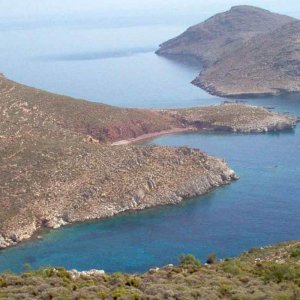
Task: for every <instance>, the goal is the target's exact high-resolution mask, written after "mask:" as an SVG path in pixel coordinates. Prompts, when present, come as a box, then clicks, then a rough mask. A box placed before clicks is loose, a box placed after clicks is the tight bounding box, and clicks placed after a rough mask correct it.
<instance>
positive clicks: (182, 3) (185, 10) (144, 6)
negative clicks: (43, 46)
mask: <svg viewBox="0 0 300 300" xmlns="http://www.w3.org/2000/svg"><path fill="white" fill-rule="evenodd" d="M239 4H249V5H255V6H260V7H263V8H267V9H270V10H272V11H276V12H282V13H286V14H290V15H293V16H299V17H300V1H299V0H285V1H279V0H265V1H258V0H248V1H246V2H244V1H242V0H226V1H225V0H209V1H208V0H146V1H142V0H0V18H1V20H2V21H7V20H10V21H11V20H14V19H15V20H27V21H32V20H34V19H39V18H43V17H44V16H48V17H54V16H56V17H64V16H69V15H70V16H71V15H72V16H79V17H80V16H82V15H86V14H93V15H98V16H106V15H107V14H109V15H125V16H128V15H135V16H138V15H147V14H148V15H158V16H163V15H164V14H168V15H170V14H171V15H172V14H173V15H174V16H176V15H190V14H191V15H193V16H196V15H197V14H199V15H206V14H207V15H209V14H210V13H214V12H218V11H222V10H227V9H228V8H229V7H230V6H232V5H239Z"/></svg>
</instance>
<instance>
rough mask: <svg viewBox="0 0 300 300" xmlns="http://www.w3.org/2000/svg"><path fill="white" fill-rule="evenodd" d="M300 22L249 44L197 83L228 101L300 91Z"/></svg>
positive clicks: (224, 59) (196, 82) (218, 63)
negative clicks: (228, 98)
mask: <svg viewBox="0 0 300 300" xmlns="http://www.w3.org/2000/svg"><path fill="white" fill-rule="evenodd" d="M299 32H300V21H294V22H292V23H289V24H286V25H284V26H282V27H280V28H278V29H277V30H275V31H273V32H271V33H268V34H261V35H258V36H256V37H254V38H252V39H251V40H250V41H248V42H246V43H245V44H244V45H243V47H241V48H239V49H237V50H236V51H233V52H232V53H231V54H230V55H228V56H227V57H225V58H223V59H221V60H220V61H218V62H217V63H216V64H214V65H213V66H211V67H209V68H208V69H206V70H204V71H203V72H202V73H201V74H200V76H199V77H198V78H197V79H195V80H194V82H193V83H194V84H195V85H198V86H200V87H202V88H204V89H205V90H207V91H209V92H210V93H212V94H216V95H220V96H227V97H253V96H261V95H279V94H284V93H291V92H299V91H300V34H299Z"/></svg>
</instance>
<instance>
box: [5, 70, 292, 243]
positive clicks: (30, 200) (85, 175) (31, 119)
mask: <svg viewBox="0 0 300 300" xmlns="http://www.w3.org/2000/svg"><path fill="white" fill-rule="evenodd" d="M0 91H1V93H0V116H1V122H0V181H1V189H0V206H1V210H0V248H5V247H8V246H11V245H15V244H17V243H18V242H20V241H22V240H24V239H27V238H30V237H31V236H32V235H33V234H34V233H35V232H36V231H37V230H39V229H41V228H43V227H46V228H58V227H60V226H63V225H66V224H68V223H73V222H78V221H84V220H91V219H97V218H104V217H109V216H112V215H114V214H117V213H120V212H122V211H125V210H139V209H144V208H147V207H151V206H155V205H166V204H175V203H178V202H180V201H182V200H183V199H184V198H187V197H193V196H197V195H203V194H204V193H207V192H209V191H210V190H212V189H213V188H216V187H218V186H222V185H224V184H228V183H230V182H231V181H232V180H235V179H236V178H237V177H236V175H235V174H234V172H233V171H232V170H231V169H230V168H229V167H228V165H227V164H226V162H225V161H224V160H222V159H218V158H214V157H211V156H209V155H207V154H205V153H203V152H201V151H199V150H197V149H190V148H187V147H180V148H173V147H159V146H142V145H139V146H137V145H136V146H135V145H122V146H112V143H113V142H117V141H120V140H126V139H131V138H133V139H134V138H137V137H141V136H143V135H145V134H146V135H147V134H149V133H160V132H165V131H166V130H173V131H174V130H175V131H176V130H177V129H178V130H180V131H182V130H225V131H233V132H235V131H241V132H265V131H276V130H284V129H292V128H293V127H294V126H295V124H296V122H297V119H296V118H294V117H291V116H287V115H280V114H276V113H272V112H270V111H267V110H265V109H262V108H258V107H252V106H245V105H241V104H224V105H219V106H212V107H208V108H193V109H187V110H186V109H181V110H141V109H126V108H118V107H112V106H109V105H104V104H98V103H91V102H88V101H85V100H77V99H73V98H69V97H65V96H60V95H55V94H51V93H48V92H44V91H41V90H38V89H35V88H31V87H27V86H24V85H21V84H18V83H16V82H13V81H11V80H8V79H7V78H5V77H4V76H1V77H0Z"/></svg>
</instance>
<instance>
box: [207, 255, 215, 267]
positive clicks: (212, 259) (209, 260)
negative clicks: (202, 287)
mask: <svg viewBox="0 0 300 300" xmlns="http://www.w3.org/2000/svg"><path fill="white" fill-rule="evenodd" d="M216 262H217V255H216V253H211V254H209V255H208V256H207V259H206V263H207V264H209V265H211V264H214V263H216Z"/></svg>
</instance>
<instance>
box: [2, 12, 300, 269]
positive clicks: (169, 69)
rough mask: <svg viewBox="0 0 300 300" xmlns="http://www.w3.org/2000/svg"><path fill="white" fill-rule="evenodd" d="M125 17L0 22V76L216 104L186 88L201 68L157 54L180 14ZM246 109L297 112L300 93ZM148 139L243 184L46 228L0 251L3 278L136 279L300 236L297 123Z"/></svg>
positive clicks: (76, 90)
mask: <svg viewBox="0 0 300 300" xmlns="http://www.w3.org/2000/svg"><path fill="white" fill-rule="evenodd" d="M218 10H219V9H218ZM169 19H171V16H169ZM132 20H133V19H132V18H128V19H126V18H125V19H121V21H120V22H119V23H117V24H116V23H114V25H115V26H113V24H112V23H111V22H106V21H107V20H106V21H105V20H101V22H100V21H99V23H92V24H86V23H84V25H83V22H80V24H78V23H77V22H75V21H74V23H71V24H69V25H68V26H62V25H61V24H60V23H59V22H58V23H59V24H54V25H53V26H50V24H48V23H47V22H46V23H45V24H44V23H43V22H42V23H39V22H37V23H26V24H27V25H26V24H23V23H22V22H21V23H18V22H17V23H14V24H6V23H5V24H3V23H1V22H0V29H1V35H0V53H1V55H0V64H1V71H2V72H4V73H5V74H6V75H7V76H8V77H10V78H12V79H14V80H16V81H20V82H24V83H26V84H28V85H32V86H35V87H39V88H43V89H46V90H50V91H53V92H57V93H62V94H67V95H70V96H75V97H79V98H86V99H91V100H93V101H99V102H105V103H109V104H113V105H120V106H130V107H184V106H196V105H207V104H214V103H218V102H220V101H222V99H220V98H217V97H213V96H210V95H208V94H207V93H205V92H204V91H201V90H200V89H198V88H196V87H194V86H192V85H191V84H189V82H190V81H191V80H192V79H193V78H194V77H195V75H196V74H197V73H198V71H199V67H193V66H190V65H188V64H181V63H179V62H174V61H170V60H168V59H165V58H162V57H158V56H156V55H155V54H154V53H153V50H154V49H155V48H156V46H157V45H158V44H159V43H160V42H162V41H164V40H166V39H168V38H169V37H172V36H174V35H176V34H178V33H179V32H181V31H182V30H183V29H185V28H186V27H187V25H188V24H187V22H186V20H185V19H184V20H182V22H179V23H178V24H173V23H172V24H171V23H170V24H169V23H168V24H161V23H160V22H151V21H149V19H147V20H144V22H141V21H138V22H136V23H135V22H133V21H132ZM191 23H194V21H193V22H192V21H191ZM63 24H65V23H64V22H63ZM126 24H127V25H126ZM25 25H26V26H25ZM42 25H43V26H42ZM117 25H118V26H117ZM21 29H22V30H21ZM248 102H249V103H253V104H257V105H264V106H271V107H274V108H275V109H276V110H278V111H281V112H290V113H293V114H297V115H300V96H299V95H290V96H284V97H277V98H267V99H255V100H251V101H248ZM151 142H152V143H156V144H161V145H172V146H179V145H188V146H191V147H196V148H200V149H202V150H204V151H206V152H208V153H209V154H212V155H216V156H219V157H223V158H225V159H226V160H227V161H228V163H229V164H230V166H231V167H232V168H233V169H234V170H235V171H236V172H237V174H238V175H240V176H241V179H240V180H239V181H238V182H235V183H233V184H231V185H228V186H226V187H223V188H219V189H217V190H215V191H213V192H211V193H209V194H207V195H206V196H203V197H199V198H196V199H191V200H188V201H185V202H183V203H182V204H180V205H177V206H168V207H160V208H153V209H149V210H145V211H142V212H135V213H125V214H122V215H119V216H116V217H114V218H111V219H107V220H102V221H99V222H94V223H89V224H77V225H74V226H70V227H65V228H62V229H59V230H55V231H52V232H50V233H47V234H45V235H44V239H43V240H38V241H36V240H35V241H27V242H25V243H23V244H21V245H19V246H18V247H15V248H10V249H7V250H5V251H1V252H0V271H2V270H7V269H11V270H13V271H18V272H19V271H22V265H23V264H24V263H30V264H31V265H32V266H33V267H34V268H37V267H41V266H47V265H62V266H64V267H66V268H68V269H72V268H76V269H79V270H86V269H91V268H97V269H104V270H106V271H109V272H114V271H126V272H143V271H145V270H147V269H148V268H150V267H153V266H156V265H159V266H161V265H164V264H167V263H176V262H177V258H178V256H179V255H180V254H181V253H193V254H194V255H196V256H197V257H199V258H201V259H202V260H204V259H205V257H206V256H207V255H208V253H210V252H216V253H217V254H218V256H219V257H226V256H233V255H238V254H240V253H241V252H242V251H245V250H246V249H249V248H251V247H254V246H261V245H266V244H270V243H275V242H279V241H284V240H291V239H299V236H300V219H299V213H300V200H299V199H300V197H299V196H300V185H299V182H300V166H299V161H300V132H299V128H297V129H296V130H295V131H289V132H285V133H280V134H261V135H258V134H254V135H252V134H251V135H250V134H248V135H242V134H222V133H203V134H200V133H192V134H177V135H170V136H164V137H159V138H157V139H155V140H153V141H151Z"/></svg>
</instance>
